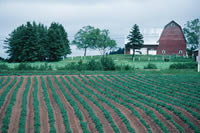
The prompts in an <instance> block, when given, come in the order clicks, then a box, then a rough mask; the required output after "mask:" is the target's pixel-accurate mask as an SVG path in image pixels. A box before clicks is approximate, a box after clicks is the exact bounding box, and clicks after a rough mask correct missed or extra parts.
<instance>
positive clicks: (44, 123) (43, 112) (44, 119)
mask: <svg viewBox="0 0 200 133" xmlns="http://www.w3.org/2000/svg"><path fill="white" fill-rule="evenodd" d="M37 79H38V98H39V106H40V123H41V125H40V132H41V133H47V132H49V122H48V121H49V119H48V112H47V109H46V105H45V102H44V99H43V93H42V87H41V80H40V76H38V77H37Z"/></svg>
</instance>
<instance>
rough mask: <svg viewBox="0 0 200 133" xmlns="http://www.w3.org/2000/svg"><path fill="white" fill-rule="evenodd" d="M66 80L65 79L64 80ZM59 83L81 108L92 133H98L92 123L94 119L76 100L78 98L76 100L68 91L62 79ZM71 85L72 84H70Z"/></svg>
mask: <svg viewBox="0 0 200 133" xmlns="http://www.w3.org/2000/svg"><path fill="white" fill-rule="evenodd" d="M64 79H65V78H64ZM58 80H59V82H60V83H61V84H62V86H63V88H64V89H65V91H66V92H67V93H68V95H70V96H71V97H72V98H73V100H74V101H75V102H76V103H77V105H78V107H79V108H80V110H81V112H82V113H83V116H84V121H87V123H88V129H89V130H90V131H91V132H92V133H96V132H97V129H96V127H95V124H94V123H93V122H92V119H91V118H90V116H89V114H88V112H87V111H86V110H85V109H84V108H83V106H82V105H81V103H80V102H79V101H77V100H76V98H74V96H73V95H72V94H71V93H70V92H69V91H68V89H67V88H66V86H65V85H64V84H63V82H62V81H61V79H60V78H58ZM65 81H66V82H67V83H68V84H69V82H68V81H67V80H66V79H65ZM69 85H70V84H69Z"/></svg>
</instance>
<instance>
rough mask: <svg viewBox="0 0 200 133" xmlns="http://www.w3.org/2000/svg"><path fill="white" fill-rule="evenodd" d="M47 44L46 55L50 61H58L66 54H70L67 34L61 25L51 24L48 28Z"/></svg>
mask: <svg viewBox="0 0 200 133" xmlns="http://www.w3.org/2000/svg"><path fill="white" fill-rule="evenodd" d="M48 44H49V46H48V47H47V53H48V60H50V61H58V60H60V59H61V58H62V57H66V56H67V54H71V49H70V47H69V40H68V39H67V32H66V31H65V29H64V27H63V26H62V25H61V24H58V23H52V24H51V26H50V27H49V29H48Z"/></svg>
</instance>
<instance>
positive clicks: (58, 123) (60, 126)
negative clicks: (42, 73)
mask: <svg viewBox="0 0 200 133" xmlns="http://www.w3.org/2000/svg"><path fill="white" fill-rule="evenodd" d="M44 79H45V83H46V87H47V91H48V96H49V100H50V103H51V106H52V107H53V113H54V118H55V127H56V131H57V132H58V133H64V132H65V125H64V120H63V117H62V114H61V112H60V109H59V107H58V105H57V103H56V101H55V99H54V97H53V95H52V92H51V89H50V87H49V84H48V81H47V78H46V77H44Z"/></svg>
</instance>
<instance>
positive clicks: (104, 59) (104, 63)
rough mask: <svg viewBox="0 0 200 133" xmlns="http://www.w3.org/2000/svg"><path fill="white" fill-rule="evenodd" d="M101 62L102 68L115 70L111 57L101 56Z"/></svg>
mask: <svg viewBox="0 0 200 133" xmlns="http://www.w3.org/2000/svg"><path fill="white" fill-rule="evenodd" d="M101 64H102V66H103V70H105V71H108V70H115V63H114V61H113V59H112V58H108V57H102V58H101Z"/></svg>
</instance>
